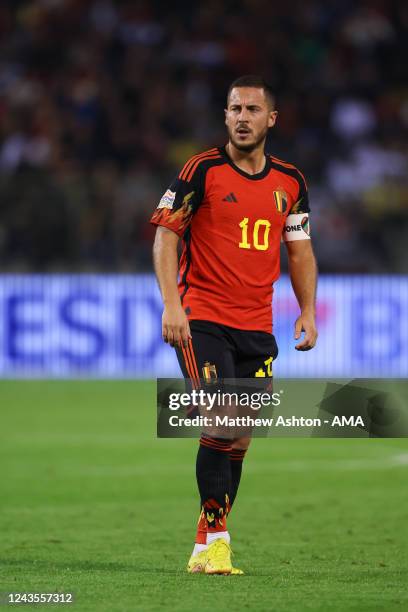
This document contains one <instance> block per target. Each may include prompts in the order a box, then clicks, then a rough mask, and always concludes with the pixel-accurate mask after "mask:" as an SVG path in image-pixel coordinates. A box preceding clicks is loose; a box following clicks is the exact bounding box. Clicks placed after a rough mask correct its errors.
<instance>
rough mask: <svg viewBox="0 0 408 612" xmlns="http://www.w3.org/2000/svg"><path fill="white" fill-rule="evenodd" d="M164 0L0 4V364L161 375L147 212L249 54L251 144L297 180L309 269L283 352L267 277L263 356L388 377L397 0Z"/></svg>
mask: <svg viewBox="0 0 408 612" xmlns="http://www.w3.org/2000/svg"><path fill="white" fill-rule="evenodd" d="M166 6H167V5H166V4H165V3H163V2H160V1H148V2H147V1H143V0H141V1H139V0H132V1H118V2H113V1H111V0H36V1H29V0H3V2H1V5H0V56H1V60H0V201H1V217H0V257H1V271H2V272H3V274H4V273H7V275H8V276H4V275H3V276H2V277H1V278H0V295H1V298H0V311H3V312H2V314H3V316H2V318H1V320H2V325H1V329H0V338H2V339H3V342H2V343H1V346H2V347H3V350H2V351H1V353H0V374H1V375H3V376H7V377H10V376H13V375H17V376H66V375H67V376H70V375H75V376H81V375H83V376H98V377H105V376H119V377H120V376H124V377H128V376H136V377H145V376H155V375H176V374H177V372H178V370H177V366H176V363H175V360H174V356H173V354H172V352H171V351H170V349H168V347H164V346H162V343H161V341H160V333H159V328H160V307H161V306H160V297H159V295H158V292H157V289H156V287H155V284H154V281H153V280H152V277H151V276H150V274H151V273H152V261H151V245H152V240H153V235H154V228H152V227H151V226H150V225H149V223H148V219H149V217H150V214H151V212H152V211H153V209H154V208H155V206H156V205H157V202H158V201H159V199H160V196H161V194H162V193H163V191H164V190H165V189H166V187H167V185H168V183H169V182H170V180H171V179H172V177H173V176H174V175H175V173H176V172H177V171H178V169H179V168H180V167H181V166H182V164H183V163H184V161H185V160H186V158H188V157H189V156H190V155H192V154H194V153H196V152H199V151H201V150H203V149H205V148H207V147H212V146H214V145H217V144H223V143H224V142H225V131H224V126H223V108H224V105H225V96H226V90H227V87H228V84H229V83H230V81H231V80H232V79H234V78H235V77H237V75H240V74H243V73H249V72H256V73H261V74H263V75H264V76H265V77H266V78H267V79H268V80H269V81H270V82H271V83H272V85H273V86H274V88H275V90H276V93H277V98H278V109H279V120H278V124H277V127H276V128H275V129H274V130H273V131H272V132H271V135H270V139H269V142H268V148H269V150H270V151H271V152H273V154H274V155H276V156H278V157H281V158H283V159H287V160H288V161H291V162H293V163H295V164H296V165H297V166H298V167H300V168H301V169H302V171H303V172H304V173H305V175H306V177H307V179H308V182H309V188H310V199H311V207H312V230H313V236H314V243H315V249H316V253H317V258H318V262H319V267H320V272H321V274H322V275H323V276H322V281H321V286H320V294H319V308H318V318H319V327H320V342H319V345H320V346H319V348H318V349H316V350H315V351H314V352H313V353H310V354H308V355H307V356H304V355H302V356H299V355H293V354H292V353H294V351H293V350H292V345H291V344H290V336H291V331H292V323H293V319H294V316H295V313H296V305H295V303H294V301H293V298H292V297H291V292H290V289H289V286H288V283H287V280H285V279H283V280H282V281H281V282H280V283H278V284H277V292H276V300H275V311H276V317H275V321H276V327H275V333H276V335H277V338H278V342H279V345H280V347H281V356H280V358H279V362H277V371H278V369H279V373H280V374H282V375H284V376H299V375H302V374H303V375H307V376H309V375H316V376H324V375H330V376H333V375H337V376H363V375H364V376H378V375H380V374H382V375H384V376H387V375H393V376H404V375H405V374H406V373H407V372H408V349H407V346H408V342H407V339H408V330H407V319H408V317H407V312H408V284H407V276H406V274H407V272H408V251H407V248H406V245H407V240H408V214H407V211H408V178H407V177H408V175H407V161H408V150H407V132H408V89H407V83H408V81H407V64H406V62H405V61H404V60H403V58H404V57H405V55H406V51H407V36H406V34H407V28H408V8H407V5H406V2H404V1H402V0H393V1H387V2H386V1H382V0H376V1H373V2H370V1H363V0H358V1H355V0H353V1H348V0H327V1H325V2H322V1H318V0H304V1H302V2H300V1H297V2H289V3H276V2H269V1H263V0H247V1H225V2H219V1H211V0H210V1H208V2H203V3H197V4H195V5H192V4H191V3H189V2H178V3H176V5H174V6H172V7H171V10H170V8H169V7H168V6H167V8H166ZM282 263H283V270H285V265H286V262H285V257H283V262H282ZM22 273H24V275H22ZM38 273H40V274H41V275H42V276H41V277H38V276H35V277H34V276H32V275H33V274H38ZM75 273H77V274H78V273H81V274H83V273H87V274H92V276H88V277H84V276H81V277H79V276H75ZM119 273H121V274H122V273H126V274H128V275H129V276H128V277H124V276H118V277H117V280H116V281H115V279H114V276H109V278H107V277H106V276H103V275H106V274H110V275H116V274H119ZM49 274H53V275H54V276H53V277H52V278H51V277H49V276H46V275H49ZM56 274H59V275H60V276H55V275H56ZM137 274H143V276H136V275H137ZM30 275H31V276H30ZM61 275H65V276H61ZM66 275H69V277H68V276H66ZM336 275H341V277H339V276H336ZM350 275H352V276H350ZM353 275H354V276H353ZM372 275H376V278H374V277H373V276H372ZM378 275H381V277H378ZM334 344H335V346H336V350H335V351H333V345H334ZM334 353H336V356H335V354H334Z"/></svg>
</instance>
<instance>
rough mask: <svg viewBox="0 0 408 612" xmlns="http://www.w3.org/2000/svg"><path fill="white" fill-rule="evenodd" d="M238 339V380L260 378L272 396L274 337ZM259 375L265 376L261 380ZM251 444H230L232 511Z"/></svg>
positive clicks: (255, 335)
mask: <svg viewBox="0 0 408 612" xmlns="http://www.w3.org/2000/svg"><path fill="white" fill-rule="evenodd" d="M240 336H241V337H240ZM236 338H237V343H238V344H239V347H240V350H241V355H240V357H241V359H239V360H238V363H237V367H236V370H237V378H239V379H243V378H250V379H254V378H257V381H258V382H259V385H257V386H259V390H261V391H266V390H268V392H270V391H271V389H272V386H271V384H272V362H273V360H274V359H276V357H277V352H278V351H277V346H276V342H275V338H274V336H272V335H270V334H265V333H263V332H261V333H257V332H249V333H246V332H241V333H239V334H237V335H236ZM260 373H262V374H263V375H262V376H259V374H260ZM256 375H257V376H258V377H257V376H256ZM251 390H252V391H254V389H253V388H252V387H251V389H249V391H251ZM250 443H251V438H250V437H248V436H243V437H240V438H236V439H235V440H233V441H232V444H231V452H230V466H231V497H230V508H232V505H233V504H234V502H235V499H236V496H237V493H238V489H239V485H240V482H241V475H242V467H243V462H244V458H245V455H246V452H247V450H248V447H249V445H250Z"/></svg>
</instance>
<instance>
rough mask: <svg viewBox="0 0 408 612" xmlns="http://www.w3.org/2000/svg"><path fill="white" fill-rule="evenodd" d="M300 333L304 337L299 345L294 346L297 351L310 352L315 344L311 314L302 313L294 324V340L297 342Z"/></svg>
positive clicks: (314, 324) (314, 328) (313, 323)
mask: <svg viewBox="0 0 408 612" xmlns="http://www.w3.org/2000/svg"><path fill="white" fill-rule="evenodd" d="M302 332H305V336H304V338H303V340H302V341H301V342H299V344H297V345H296V346H295V349H296V350H297V351H310V349H312V348H313V347H314V345H315V344H316V340H317V329H316V323H315V318H314V316H313V315H311V314H304V313H302V314H301V315H300V317H298V318H297V319H296V322H295V340H299V338H300V336H301V334H302Z"/></svg>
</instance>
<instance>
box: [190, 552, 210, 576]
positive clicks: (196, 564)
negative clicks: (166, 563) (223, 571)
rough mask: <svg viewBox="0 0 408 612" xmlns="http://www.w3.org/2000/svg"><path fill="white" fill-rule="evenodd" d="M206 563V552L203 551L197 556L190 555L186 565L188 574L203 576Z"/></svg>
mask: <svg viewBox="0 0 408 612" xmlns="http://www.w3.org/2000/svg"><path fill="white" fill-rule="evenodd" d="M206 563H207V551H206V550H203V551H202V552H200V553H198V554H197V555H194V556H193V555H191V557H190V561H189V562H188V565H187V572H188V573H189V574H204V569H205V564H206Z"/></svg>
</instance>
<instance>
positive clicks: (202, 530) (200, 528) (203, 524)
mask: <svg viewBox="0 0 408 612" xmlns="http://www.w3.org/2000/svg"><path fill="white" fill-rule="evenodd" d="M195 543H196V544H207V520H206V518H205V513H204V510H201V512H200V516H199V517H198V523H197V533H196V538H195Z"/></svg>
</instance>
